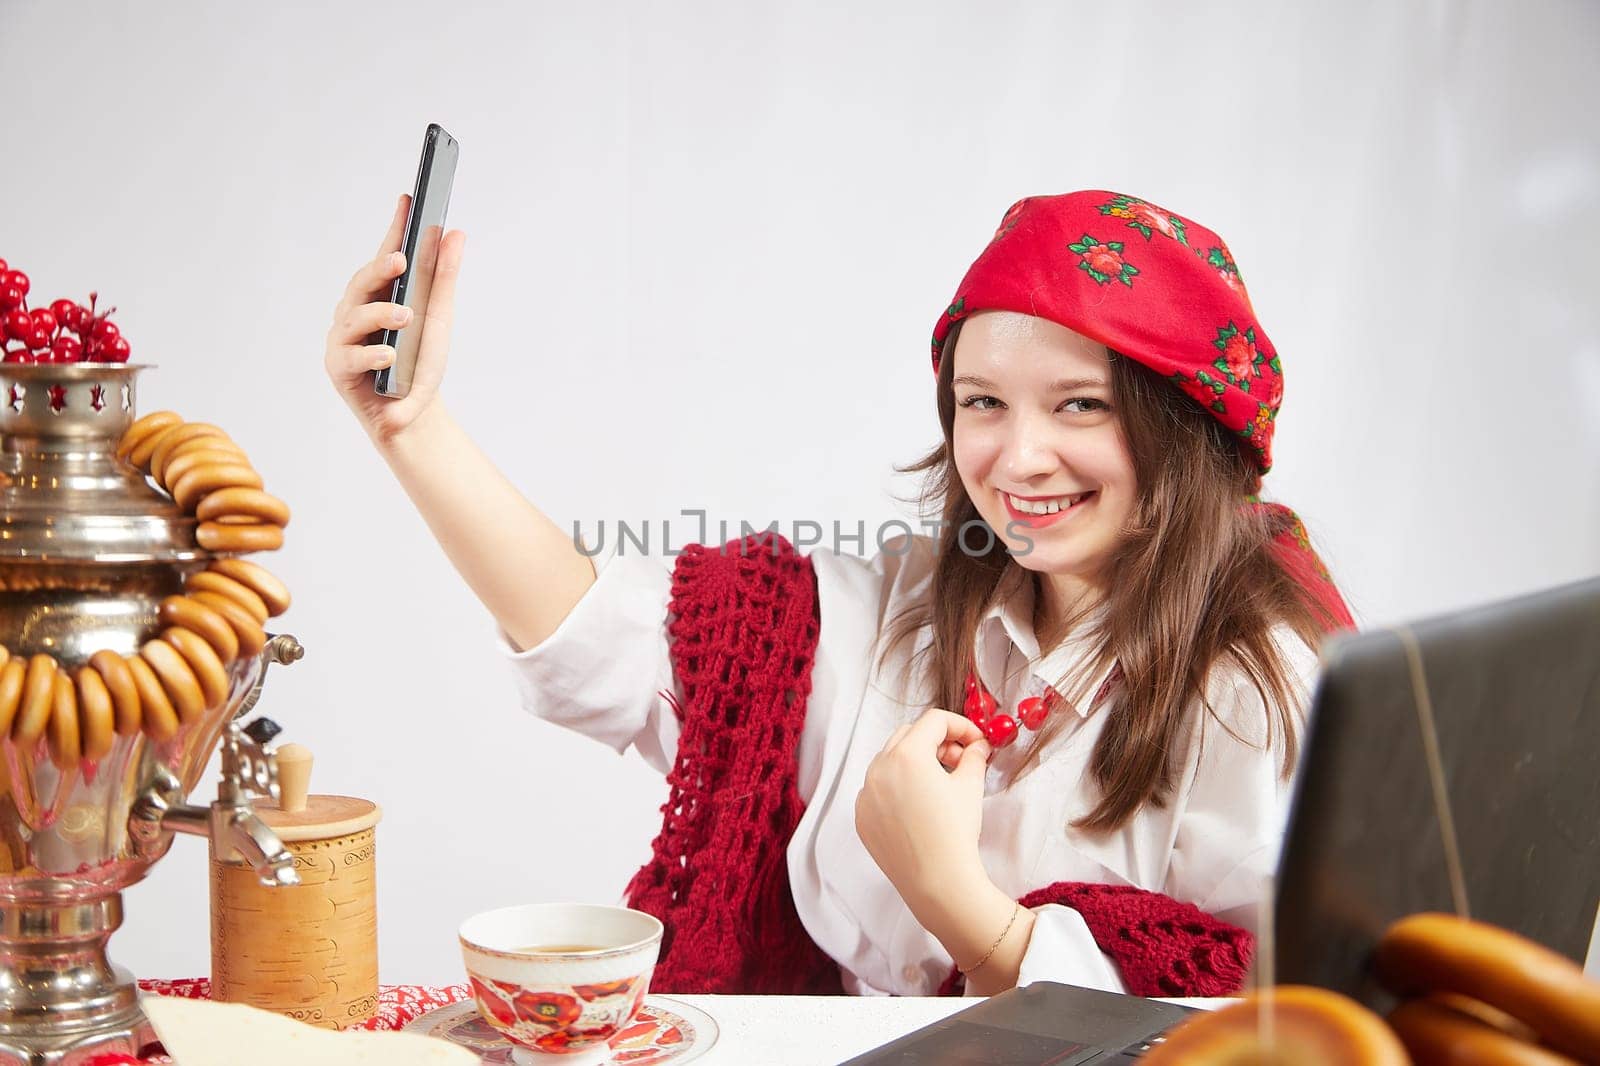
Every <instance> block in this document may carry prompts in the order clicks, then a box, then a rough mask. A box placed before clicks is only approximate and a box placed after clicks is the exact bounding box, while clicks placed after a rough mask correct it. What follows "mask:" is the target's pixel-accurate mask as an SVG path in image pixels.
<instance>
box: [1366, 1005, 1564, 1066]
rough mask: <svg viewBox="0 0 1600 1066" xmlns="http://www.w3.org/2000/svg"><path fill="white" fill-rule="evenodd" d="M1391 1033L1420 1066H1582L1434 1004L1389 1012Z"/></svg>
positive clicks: (1407, 1006) (1484, 1023) (1467, 1015)
mask: <svg viewBox="0 0 1600 1066" xmlns="http://www.w3.org/2000/svg"><path fill="white" fill-rule="evenodd" d="M1389 1027H1390V1028H1391V1029H1393V1030H1394V1031H1395V1035H1397V1036H1398V1037H1399V1038H1400V1042H1401V1043H1402V1044H1404V1045H1405V1046H1406V1051H1408V1052H1410V1053H1411V1058H1412V1060H1413V1061H1415V1062H1417V1063H1418V1064H1419V1066H1431V1064H1433V1063H1440V1064H1444V1066H1448V1064H1451V1063H1478V1062H1482V1063H1495V1064H1497V1066H1578V1064H1577V1062H1576V1061H1575V1060H1573V1059H1569V1058H1567V1057H1566V1056H1565V1055H1559V1054H1557V1053H1556V1052H1554V1051H1551V1050H1549V1049H1548V1048H1542V1047H1540V1046H1539V1045H1537V1044H1533V1043H1529V1042H1528V1041H1526V1040H1523V1039H1520V1038H1518V1037H1516V1036H1513V1035H1512V1034H1510V1033H1507V1032H1504V1031H1503V1030H1500V1029H1497V1028H1495V1027H1494V1026H1492V1025H1489V1024H1487V1023H1486V1022H1483V1021H1480V1020H1479V1019H1477V1018H1474V1017H1472V1016H1471V1015H1469V1014H1464V1013H1462V1012H1461V1011H1459V1010H1455V1009H1454V1008H1452V1007H1449V1006H1446V1005H1445V1004H1443V1003H1441V1002H1438V1001H1435V1000H1432V999H1413V1000H1411V1001H1409V1002H1407V1003H1402V1004H1401V1005H1400V1006H1398V1007H1396V1008H1395V1009H1394V1010H1392V1011H1390V1012H1389Z"/></svg>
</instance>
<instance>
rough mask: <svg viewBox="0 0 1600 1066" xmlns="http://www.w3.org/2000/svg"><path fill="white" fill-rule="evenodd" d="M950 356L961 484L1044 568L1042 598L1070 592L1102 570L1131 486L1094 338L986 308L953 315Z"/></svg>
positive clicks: (1029, 564)
mask: <svg viewBox="0 0 1600 1066" xmlns="http://www.w3.org/2000/svg"><path fill="white" fill-rule="evenodd" d="M953 359H954V366H953V368H952V369H953V372H954V378H953V382H952V384H953V386H954V393H955V420H954V423H953V426H952V437H953V454H954V457H955V465H956V469H957V471H958V472H959V473H960V475H961V483H962V486H963V487H964V488H965V489H966V492H967V495H968V496H969V497H970V498H971V500H972V502H973V504H974V505H975V506H976V507H977V509H978V513H979V514H980V515H981V516H982V517H983V519H984V521H986V522H987V523H988V524H989V526H990V527H991V528H992V529H994V531H995V532H996V534H997V535H999V537H1000V538H1001V540H1002V541H1003V542H1004V543H1005V544H1006V545H1007V546H1008V547H1009V548H1010V549H1011V551H1012V552H1013V557H1014V558H1015V559H1016V561H1017V562H1018V564H1020V565H1021V566H1023V567H1026V568H1027V569H1029V570H1034V571H1037V572H1039V573H1040V575H1041V576H1042V577H1046V578H1047V580H1048V584H1049V586H1050V587H1049V589H1048V590H1047V591H1046V598H1047V600H1050V601H1053V604H1051V605H1050V609H1051V610H1052V611H1060V610H1063V609H1064V608H1066V607H1068V606H1070V605H1074V604H1077V603H1079V602H1080V600H1081V597H1082V596H1083V595H1084V594H1086V593H1089V594H1093V593H1095V592H1097V591H1098V589H1100V588H1101V587H1102V586H1103V584H1104V582H1105V581H1106V579H1107V576H1108V575H1107V573H1106V564H1107V563H1108V562H1109V560H1110V559H1111V556H1112V553H1113V552H1114V551H1115V549H1116V547H1117V544H1118V542H1119V540H1120V539H1121V535H1122V530H1123V528H1124V525H1125V524H1126V522H1127V520H1128V518H1129V516H1130V515H1131V514H1132V512H1133V507H1134V503H1135V499H1136V491H1137V479H1136V478H1135V476H1134V464H1133V457H1132V455H1130V454H1129V451H1128V447H1127V444H1126V443H1125V441H1124V440H1123V436H1122V430H1121V428H1120V426H1119V424H1118V421H1117V416H1116V413H1115V412H1114V411H1113V410H1112V407H1111V402H1112V384H1111V368H1110V358H1109V356H1108V355H1107V353H1106V349H1105V346H1104V345H1102V344H1098V343H1096V342H1094V341H1092V340H1090V339H1089V338H1088V337H1085V336H1083V335H1082V334H1079V333H1075V332H1073V331H1072V330H1070V329H1067V328H1066V327H1065V326H1062V325H1058V324H1057V323H1055V322H1051V321H1048V320H1047V319H1042V318H1036V317H1034V316H1032V315H1023V314H1016V313H1013V312H1009V311H988V312H980V313H978V314H974V315H972V316H971V317H969V318H967V319H966V320H965V321H964V322H963V323H962V327H961V334H960V336H959V337H958V338H957V340H956V350H955V352H954V355H953ZM1040 512H1044V513H1040ZM1029 541H1031V542H1032V546H1031V547H1029V543H1028V542H1029Z"/></svg>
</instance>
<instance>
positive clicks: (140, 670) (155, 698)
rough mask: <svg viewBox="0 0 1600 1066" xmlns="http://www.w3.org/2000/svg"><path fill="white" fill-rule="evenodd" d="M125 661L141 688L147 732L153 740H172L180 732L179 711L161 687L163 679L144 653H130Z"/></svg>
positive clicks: (141, 700) (141, 706) (135, 685)
mask: <svg viewBox="0 0 1600 1066" xmlns="http://www.w3.org/2000/svg"><path fill="white" fill-rule="evenodd" d="M152 643H154V642H153V641H152ZM168 650H171V649H168ZM123 662H124V663H126V664H127V667H128V673H129V675H130V676H131V677H132V678H133V683H134V687H136V688H137V689H138V690H139V713H140V715H141V717H142V718H143V723H142V724H143V726H144V731H145V733H146V734H148V735H149V737H150V739H152V740H171V739H172V738H173V737H174V736H175V735H177V732H178V724H179V723H178V712H177V710H176V709H174V708H173V706H172V700H171V699H169V698H168V697H167V692H166V689H164V688H162V687H161V679H160V678H159V677H157V676H156V672H155V670H154V669H153V668H152V667H151V666H150V664H149V663H148V662H147V661H146V660H145V658H144V657H143V656H142V655H130V656H128V657H127V658H125V659H123Z"/></svg>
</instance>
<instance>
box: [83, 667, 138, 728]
mask: <svg viewBox="0 0 1600 1066" xmlns="http://www.w3.org/2000/svg"><path fill="white" fill-rule="evenodd" d="M89 665H90V666H92V667H94V668H95V671H96V672H97V673H98V674H99V675H100V680H102V681H104V682H105V683H106V691H108V692H110V693H111V707H112V709H113V711H115V713H116V719H117V732H118V733H119V734H121V735H122V736H131V735H132V734H134V733H137V732H138V731H139V721H140V718H141V715H140V713H139V686H138V685H137V684H135V682H134V680H133V671H131V670H129V669H128V661H127V660H126V659H124V658H123V657H122V656H120V655H118V654H117V653H116V652H114V651H112V650H111V649H110V648H102V649H101V650H99V651H97V652H95V653H94V654H93V655H91V656H89Z"/></svg>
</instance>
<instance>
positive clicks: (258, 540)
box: [194, 522, 283, 552]
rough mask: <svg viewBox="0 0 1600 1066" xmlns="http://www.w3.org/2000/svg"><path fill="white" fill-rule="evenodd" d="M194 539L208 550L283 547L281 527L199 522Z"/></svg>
mask: <svg viewBox="0 0 1600 1066" xmlns="http://www.w3.org/2000/svg"><path fill="white" fill-rule="evenodd" d="M194 539H195V540H196V541H197V542H198V543H199V545H200V547H202V548H204V549H205V550H206V551H208V552H270V551H277V550H278V549H279V548H281V547H283V527H281V526H269V525H266V524H264V523H260V522H258V523H256V524H254V525H248V526H236V525H225V524H223V523H221V522H201V523H200V527H199V528H198V529H196V530H195V531H194Z"/></svg>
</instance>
